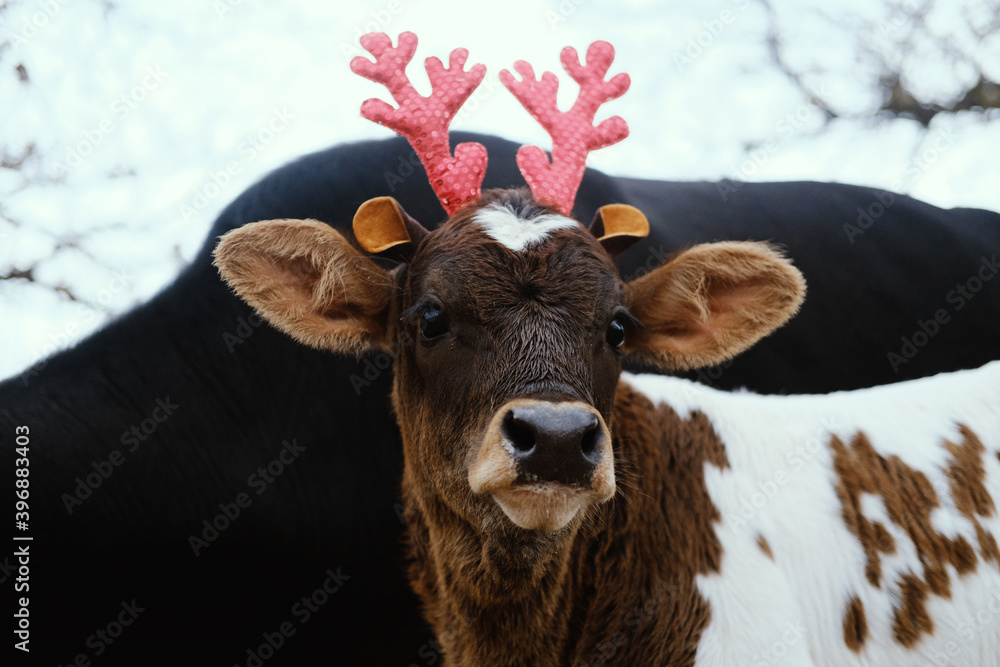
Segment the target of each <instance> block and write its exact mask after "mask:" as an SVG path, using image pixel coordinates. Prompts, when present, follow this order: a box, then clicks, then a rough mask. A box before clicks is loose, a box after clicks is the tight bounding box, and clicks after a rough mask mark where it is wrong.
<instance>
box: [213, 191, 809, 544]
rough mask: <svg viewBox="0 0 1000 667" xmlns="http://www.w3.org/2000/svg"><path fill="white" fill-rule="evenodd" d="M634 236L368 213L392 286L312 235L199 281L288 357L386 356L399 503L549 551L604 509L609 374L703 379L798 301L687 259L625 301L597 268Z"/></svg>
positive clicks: (703, 254) (258, 230)
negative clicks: (522, 537) (235, 306)
mask: <svg viewBox="0 0 1000 667" xmlns="http://www.w3.org/2000/svg"><path fill="white" fill-rule="evenodd" d="M646 228H647V225H646V222H645V218H644V217H643V216H642V214H641V213H639V212H638V211H637V210H635V209H633V208H631V207H627V206H621V205H615V206H611V207H605V208H603V209H601V211H599V212H598V215H597V218H596V219H595V221H594V223H593V224H592V225H591V228H590V229H589V230H588V229H585V228H584V227H583V226H581V225H580V224H579V223H577V222H575V221H573V220H571V219H569V218H567V217H564V216H562V215H560V214H558V213H557V212H556V211H555V210H553V209H549V208H546V207H544V206H541V205H539V204H537V203H536V202H535V201H534V200H532V198H531V196H530V194H528V193H527V191H526V190H498V191H488V192H486V193H484V195H483V197H482V198H481V200H480V202H479V203H478V204H476V205H474V206H471V207H469V208H466V209H464V210H462V211H460V212H459V213H457V214H456V215H455V216H453V217H452V218H451V219H450V220H448V221H447V222H446V223H444V224H443V225H441V226H440V227H439V228H438V229H437V230H436V231H434V232H427V231H426V230H424V229H423V227H421V226H420V225H419V224H418V223H416V222H415V221H414V220H412V219H411V218H409V216H407V215H406V213H405V212H403V211H402V209H401V208H400V207H399V206H398V204H397V203H395V202H394V201H392V200H390V199H388V198H382V199H378V200H373V201H372V202H368V203H367V204H365V205H364V206H362V208H361V209H360V210H359V212H358V215H357V217H356V218H355V233H356V235H357V236H358V238H359V240H360V241H361V243H362V244H363V245H364V246H365V247H366V248H368V249H369V250H372V251H375V252H381V253H384V252H393V253H396V254H397V255H398V256H400V257H403V258H404V260H405V261H404V263H402V264H400V265H398V266H397V267H396V268H395V269H394V270H392V271H391V272H389V271H386V270H384V269H382V268H380V267H379V266H378V265H377V264H376V263H374V262H373V261H371V260H370V259H368V258H367V257H365V256H364V255H363V254H362V253H360V252H359V251H357V250H356V249H355V248H354V247H353V246H352V245H351V244H350V242H349V241H348V240H347V239H345V238H343V237H342V236H341V235H340V234H338V233H337V232H336V231H334V230H332V229H330V228H329V227H327V226H325V225H323V224H322V223H318V222H315V221H290V220H279V221H267V222H260V223H255V224H252V225H247V226H245V227H242V228H240V229H238V230H234V231H232V232H230V233H228V234H226V235H225V236H224V237H223V239H222V241H221V242H220V244H219V246H218V248H217V250H216V264H217V265H218V266H219V268H220V271H221V272H222V275H223V276H224V277H225V279H226V280H227V281H228V282H229V284H230V285H231V286H232V287H233V288H234V289H235V290H236V292H237V293H238V294H240V296H242V297H243V298H244V299H245V300H246V301H248V302H249V303H250V304H251V305H252V306H253V307H254V308H255V309H257V311H258V312H259V313H260V314H261V315H262V316H263V317H264V318H266V319H267V320H268V321H269V322H270V323H271V324H273V325H274V326H276V327H277V328H279V329H282V330H284V331H286V332H287V333H289V334H290V335H292V336H293V337H295V338H297V339H298V340H300V341H301V342H303V343H305V344H307V345H311V346H314V347H320V348H325V349H330V350H334V351H337V352H349V353H355V354H360V353H364V352H366V351H369V350H372V349H375V348H381V349H384V350H388V351H390V352H392V353H393V354H394V355H395V366H394V370H395V384H394V392H393V403H394V406H395V409H396V414H397V419H398V422H399V426H400V429H401V431H402V435H403V441H404V443H405V452H404V455H405V461H406V473H405V478H406V480H405V481H406V486H407V488H408V490H409V493H410V494H412V495H415V496H416V498H415V500H416V502H417V503H418V504H421V505H422V506H423V505H426V504H428V503H434V505H435V507H436V508H437V509H438V510H439V511H444V512H449V513H451V514H454V515H457V516H458V517H459V518H460V519H462V520H464V521H465V522H467V523H468V524H469V525H471V526H473V527H478V528H476V532H477V533H486V532H489V531H486V530H480V529H481V528H485V527H497V528H501V529H502V532H504V533H506V534H509V533H510V531H512V530H517V529H516V528H514V526H516V527H518V528H519V529H524V530H528V531H542V532H543V533H550V532H553V531H559V530H562V529H567V528H568V529H572V527H573V526H576V525H579V523H580V522H581V521H582V518H583V517H584V516H585V515H586V513H587V510H588V508H589V507H591V506H592V505H594V504H595V503H599V502H601V501H604V500H607V499H609V498H611V497H612V496H613V495H614V491H615V473H614V455H613V451H612V444H611V443H612V438H611V433H610V429H611V427H612V426H613V425H612V424H611V423H610V422H611V410H612V405H613V402H614V396H615V390H616V387H617V383H618V377H619V374H620V372H621V366H622V357H623V355H625V354H629V355H634V356H635V357H637V358H640V359H642V360H645V361H646V362H647V363H650V364H652V365H655V366H657V367H659V368H662V369H665V370H674V369H687V368H694V367H698V366H703V365H708V364H713V363H718V362H720V361H723V360H724V359H727V358H729V357H731V356H732V355H734V354H736V353H738V352H740V351H742V350H743V349H745V348H746V347H748V346H749V345H751V344H752V343H754V342H755V341H756V340H758V339H759V338H760V337H762V336H764V335H766V334H767V333H769V332H770V331H772V330H773V329H774V328H776V327H778V326H780V325H781V324H782V323H784V322H785V321H786V320H787V319H788V318H789V317H790V316H791V315H792V314H793V313H794V312H795V311H796V310H797V308H798V306H799V304H800V303H801V301H802V297H803V293H804V283H803V280H802V277H801V275H800V274H799V273H798V271H797V270H795V269H794V267H792V266H791V265H790V263H789V262H788V261H787V260H785V259H784V258H783V257H782V256H781V255H780V254H779V253H777V252H776V251H775V250H774V249H773V248H771V247H769V246H767V245H764V244H759V243H716V244H708V245H702V246H696V247H694V248H691V249H689V250H687V251H684V252H682V253H680V254H679V255H677V256H676V257H674V258H673V259H672V260H670V261H669V262H667V263H666V264H665V265H663V266H661V267H660V268H658V269H657V270H655V271H653V272H651V273H649V274H647V275H645V276H643V277H642V278H639V279H638V280H635V281H633V282H631V283H628V284H624V283H623V282H622V281H621V279H620V278H619V276H618V273H617V271H616V269H615V266H614V263H613V261H612V256H611V254H610V253H611V252H617V251H619V250H621V249H622V248H624V247H625V246H626V245H627V244H628V242H629V241H630V240H632V239H634V238H637V237H639V236H641V235H643V234H644V233H645V229H646ZM425 509H426V508H425Z"/></svg>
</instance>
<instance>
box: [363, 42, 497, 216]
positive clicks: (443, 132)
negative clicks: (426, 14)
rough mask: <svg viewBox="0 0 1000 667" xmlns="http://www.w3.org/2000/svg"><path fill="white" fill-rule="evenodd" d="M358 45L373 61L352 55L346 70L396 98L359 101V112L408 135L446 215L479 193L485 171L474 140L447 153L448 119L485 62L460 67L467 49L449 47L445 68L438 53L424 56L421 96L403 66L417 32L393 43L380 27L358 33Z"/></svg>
mask: <svg viewBox="0 0 1000 667" xmlns="http://www.w3.org/2000/svg"><path fill="white" fill-rule="evenodd" d="M361 46H363V47H364V48H365V50H367V51H368V52H369V53H371V54H372V55H373V56H375V62H372V61H370V60H368V59H367V58H363V57H361V56H358V57H357V58H355V59H354V60H352V61H351V70H352V71H353V72H354V73H355V74H360V75H361V76H363V77H365V78H366V79H370V80H372V81H374V82H376V83H381V84H383V85H384V86H385V87H386V88H388V89H389V92H390V93H391V94H392V97H393V99H395V100H396V102H397V103H398V104H399V108H398V109H394V108H393V107H391V106H390V105H388V104H386V103H385V102H383V101H382V100H379V99H370V100H366V101H365V103H364V104H362V105H361V115H362V116H364V117H365V118H367V119H368V120H372V121H375V122H376V123H379V124H380V125H385V126H386V127H388V128H390V129H393V130H395V131H396V132H397V133H399V134H400V135H402V136H404V137H406V139H408V140H409V142H410V145H412V146H413V150H414V151H416V153H417V156H418V157H419V158H420V161H421V162H422V163H423V165H424V169H426V170H427V176H428V178H429V180H430V182H431V187H432V188H434V192H435V194H437V197H438V199H439V200H440V201H441V205H442V206H444V208H445V210H446V211H447V212H448V215H453V214H454V213H455V212H457V211H459V210H461V209H463V208H465V206H467V205H468V204H470V203H472V202H474V201H476V200H477V199H479V193H480V189H481V187H482V183H483V176H484V175H485V174H486V149H485V148H483V146H482V145H481V144H477V143H466V144H459V145H458V146H456V147H455V157H452V156H451V149H450V148H449V146H448V125H449V124H450V123H451V120H452V118H454V117H455V113H456V112H457V111H458V109H459V108H460V107H461V106H462V104H464V103H465V101H466V100H467V99H469V96H470V95H472V91H474V90H475V89H476V87H477V86H478V85H479V84H480V83H481V82H482V80H483V77H484V76H485V75H486V67H485V66H484V65H474V66H473V67H472V68H471V69H470V70H469V71H468V72H466V71H464V68H465V60H466V58H468V57H469V52H468V51H467V50H466V49H455V50H454V51H452V52H451V56H450V58H449V62H448V68H447V69H445V67H444V65H443V64H442V63H441V61H440V60H439V59H437V58H428V59H427V60H426V61H425V63H424V68H425V69H426V70H427V77H428V78H429V79H430V81H431V96H430V97H424V96H423V95H421V94H420V93H418V92H417V91H416V89H414V87H413V85H412V84H411V83H410V81H409V79H408V78H407V77H406V72H405V70H406V65H407V64H408V63H409V62H410V60H411V59H412V58H413V53H414V52H415V51H416V49H417V36H416V35H414V34H413V33H412V32H404V33H402V34H400V36H399V42H398V46H396V47H393V46H392V40H390V39H389V37H388V35H386V34H385V33H381V32H379V33H369V34H367V35H362V37H361Z"/></svg>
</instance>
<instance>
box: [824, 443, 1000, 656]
mask: <svg viewBox="0 0 1000 667" xmlns="http://www.w3.org/2000/svg"><path fill="white" fill-rule="evenodd" d="M960 431H961V432H962V434H963V437H964V439H963V443H962V445H956V444H954V443H947V444H946V447H947V448H948V451H949V452H951V454H952V457H953V459H952V464H951V466H950V467H949V469H948V475H949V478H950V480H951V492H952V496H953V498H954V499H955V503H956V505H958V507H959V510H960V511H961V512H962V513H963V514H965V516H966V517H968V518H969V519H970V520H972V521H973V522H974V524H975V525H976V527H977V534H978V535H979V536H980V540H979V541H980V545H979V546H980V550H981V553H982V554H983V556H984V558H986V557H988V556H987V554H995V548H996V542H995V540H992V539H986V538H989V537H990V536H988V535H987V534H986V532H985V531H984V530H982V528H981V526H980V524H979V522H978V520H977V518H976V517H977V516H978V515H982V516H990V515H991V513H992V512H993V511H994V508H993V504H992V501H991V500H990V499H989V496H988V495H987V494H986V489H985V487H984V486H983V479H984V473H983V469H982V457H983V456H984V455H985V449H984V448H983V446H982V443H981V442H980V441H979V439H978V438H976V436H975V434H974V433H972V432H971V431H970V430H969V429H968V428H966V427H964V426H961V427H960ZM830 449H831V450H832V452H833V463H834V471H835V472H836V474H837V477H838V484H837V495H838V497H839V498H840V502H841V508H842V513H843V517H844V521H845V522H846V524H847V526H848V528H849V529H850V530H851V532H853V533H854V534H855V535H856V536H857V538H858V540H859V541H860V543H861V545H862V548H863V549H864V551H865V556H866V560H867V562H866V566H865V574H866V576H867V578H868V581H869V582H870V583H871V584H872V585H873V586H881V585H882V567H881V558H882V554H891V553H894V552H895V550H896V545H895V542H894V540H893V539H892V538H891V536H890V535H889V533H888V531H887V530H886V528H885V526H882V525H881V524H880V523H878V522H876V521H871V520H869V519H868V518H867V517H865V516H864V514H863V513H862V511H861V496H862V494H865V493H870V494H876V495H879V496H880V497H881V498H882V500H883V502H884V503H885V508H886V512H887V513H888V515H889V519H890V520H891V521H892V522H893V523H894V524H896V526H898V527H899V528H901V529H902V530H903V531H904V533H905V534H906V535H908V536H909V538H910V539H911V540H912V541H913V546H914V548H915V549H916V552H917V553H918V554H919V555H920V559H921V562H922V563H923V572H918V573H914V574H906V575H903V576H902V577H901V580H900V581H898V582H897V583H898V584H899V586H900V589H901V600H900V603H899V605H898V606H897V607H896V608H895V609H894V616H893V631H894V634H895V637H896V641H898V642H899V643H901V644H903V645H904V646H907V647H912V646H914V645H915V644H916V643H917V642H918V641H919V640H920V637H921V636H922V635H923V634H924V633H932V632H934V624H933V622H932V621H931V618H930V616H929V615H928V613H927V608H926V603H927V598H928V596H929V595H936V596H938V597H943V598H948V597H950V596H951V584H950V579H949V575H948V569H947V568H948V566H949V565H950V566H952V567H954V568H955V570H956V571H957V572H958V574H959V575H963V574H968V573H970V572H973V571H974V570H975V569H976V567H977V557H976V553H975V550H974V548H973V546H972V545H970V544H969V542H968V541H967V540H966V539H965V538H964V537H961V536H959V537H956V538H951V537H947V536H945V535H942V534H940V533H939V532H938V531H937V530H936V529H935V528H934V526H933V524H932V523H931V513H932V512H933V511H934V509H935V508H937V507H939V506H940V501H939V500H938V496H937V493H936V492H935V490H934V487H933V486H932V485H931V483H930V481H929V480H928V479H927V477H926V475H924V474H923V473H921V472H919V471H916V470H913V469H912V468H910V467H909V466H908V465H907V464H906V463H905V462H903V461H902V459H900V458H899V457H898V456H890V457H888V458H886V457H883V456H881V455H880V454H879V453H878V452H876V451H875V449H874V448H873V447H872V446H871V443H870V442H869V441H868V438H867V437H866V436H865V434H864V433H859V434H857V435H856V436H855V437H854V438H853V439H852V440H851V444H850V446H847V445H845V444H844V443H843V442H841V441H840V439H838V438H837V437H834V438H833V439H832V441H831V442H830ZM993 560H994V565H997V564H998V563H997V561H996V558H995V557H994V559H993Z"/></svg>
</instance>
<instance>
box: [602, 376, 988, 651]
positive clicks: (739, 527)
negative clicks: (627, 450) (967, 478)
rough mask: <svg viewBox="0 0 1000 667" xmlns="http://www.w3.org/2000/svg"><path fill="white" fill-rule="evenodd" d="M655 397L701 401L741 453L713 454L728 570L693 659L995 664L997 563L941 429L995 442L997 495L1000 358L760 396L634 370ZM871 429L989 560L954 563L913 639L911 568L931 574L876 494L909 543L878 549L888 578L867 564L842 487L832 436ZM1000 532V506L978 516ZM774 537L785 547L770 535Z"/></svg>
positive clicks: (868, 498)
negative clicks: (861, 625)
mask: <svg viewBox="0 0 1000 667" xmlns="http://www.w3.org/2000/svg"><path fill="white" fill-rule="evenodd" d="M622 377H623V380H624V381H625V382H627V383H628V384H629V385H631V386H632V387H633V388H635V389H636V390H638V391H640V392H642V393H643V394H645V395H646V396H648V397H649V398H650V399H652V400H653V402H654V403H660V404H666V405H670V406H671V407H673V409H674V410H675V411H676V412H678V414H680V415H681V417H686V416H687V415H688V414H690V413H691V412H693V411H700V412H702V413H704V414H705V415H706V416H707V417H708V418H709V420H710V421H711V423H712V426H713V428H714V429H715V431H716V432H717V433H718V435H719V437H720V438H721V439H722V442H723V443H724V444H725V448H726V456H727V458H728V460H729V463H730V467H729V468H725V469H721V470H720V469H719V468H717V467H715V466H713V465H711V464H706V465H705V480H706V485H707V488H708V492H709V495H710V496H711V497H712V502H713V504H714V505H715V506H716V507H717V508H718V510H719V513H720V514H721V520H720V521H719V522H718V523H717V524H716V526H715V528H716V534H717V536H718V538H719V541H720V542H721V544H722V548H723V560H722V568H721V571H720V572H718V573H714V574H710V575H705V576H699V577H698V579H697V585H698V589H699V590H700V591H701V594H702V595H703V596H704V597H705V599H706V600H707V601H708V603H709V605H710V606H711V610H712V617H711V622H710V623H709V626H708V627H707V628H706V629H705V632H704V634H703V635H702V639H701V642H700V645H699V647H698V653H697V657H696V661H695V664H696V665H698V666H699V667H702V666H708V665H712V666H713V667H714V666H715V665H788V666H789V667H791V666H794V667H802V666H805V665H822V666H823V667H847V666H851V667H872V666H877V667H904V666H911V665H924V664H926V665H948V666H949V667H959V666H962V667H966V666H971V665H976V666H982V665H990V666H996V665H998V664H1000V663H998V662H997V660H998V658H997V656H1000V568H998V564H997V563H996V562H994V561H992V560H989V561H983V560H982V555H981V554H980V553H979V548H978V540H976V539H975V531H974V529H973V528H972V526H971V523H970V521H969V520H968V519H967V518H966V517H964V516H963V515H962V514H961V513H960V512H958V510H957V508H956V507H955V502H954V499H953V497H952V493H951V490H950V488H951V487H950V480H949V478H948V475H947V467H948V463H949V460H950V458H951V457H950V455H949V453H948V452H947V450H946V449H945V448H944V447H943V444H944V441H945V440H946V439H947V440H950V441H951V442H956V443H957V442H962V436H961V434H960V433H959V432H958V430H957V426H956V425H957V424H965V425H967V426H968V427H970V428H971V429H972V430H973V431H974V432H975V433H976V434H977V435H978V436H979V438H980V439H981V441H982V443H983V445H984V446H985V448H986V453H985V454H984V456H983V458H982V465H983V469H984V473H985V480H984V482H985V485H986V489H987V492H988V493H989V494H990V495H991V496H992V498H993V499H994V502H995V503H997V504H998V505H1000V460H998V457H997V452H998V451H1000V362H993V363H991V364H987V365H986V366H984V367H983V368H980V369H978V370H971V371H960V372H957V373H948V374H943V375H938V376H935V377H933V378H924V379H921V380H914V381H911V382H904V383H900V384H896V385H888V386H884V387H875V388H872V389H864V390H860V391H855V392H840V393H835V394H828V395H824V396H759V395H756V394H750V393H735V394H734V393H727V392H720V391H716V390H713V389H709V388H707V387H704V386H702V385H697V384H694V383H691V382H688V381H686V380H681V379H678V378H669V377H662V376H654V375H630V374H627V373H626V374H623V376H622ZM859 431H860V432H864V433H865V434H866V436H867V437H868V440H869V441H870V443H871V446H872V447H873V448H874V449H875V450H876V451H877V452H878V453H879V454H881V455H882V456H884V457H889V456H891V455H896V456H899V457H900V458H901V459H902V460H903V461H904V462H905V463H906V464H907V465H908V466H910V467H911V468H912V469H914V470H917V471H920V472H922V473H923V474H924V475H926V476H927V479H928V481H929V482H930V483H931V484H932V485H933V486H934V488H935V490H936V491H937V495H938V497H939V501H940V503H941V507H940V508H938V509H937V510H936V511H935V513H934V515H933V516H932V522H933V525H934V527H935V528H937V529H938V530H940V531H941V533H942V534H944V535H962V536H965V537H966V539H967V540H968V541H969V543H970V544H973V545H975V548H976V552H977V556H979V559H980V560H979V562H978V563H977V567H976V570H975V571H973V572H968V573H966V574H963V575H959V574H958V573H957V572H956V571H955V569H954V567H952V566H950V565H949V566H948V568H947V569H948V574H949V579H950V584H951V586H950V589H951V596H950V597H938V596H936V595H934V594H933V593H931V594H929V595H928V597H927V600H926V609H927V613H928V615H929V616H930V617H931V619H932V622H933V624H934V632H933V633H927V634H923V635H921V637H920V639H919V641H918V642H917V643H916V645H915V646H913V647H912V648H906V647H904V646H902V645H901V644H900V643H898V642H897V641H896V640H895V638H894V630H893V613H894V610H895V608H896V607H898V605H899V600H900V584H899V581H900V577H902V576H903V575H904V574H913V575H916V576H918V577H922V576H923V574H924V566H923V564H922V562H921V560H920V558H919V556H918V555H917V552H916V550H915V547H914V544H913V541H912V539H911V538H910V536H909V535H908V534H907V533H906V532H905V531H904V530H902V529H901V528H900V527H899V526H897V525H896V524H894V523H893V522H892V520H890V519H889V517H888V512H887V509H886V507H885V504H884V502H883V499H882V498H881V497H880V496H875V495H870V494H865V495H864V496H862V498H861V511H862V513H863V514H864V515H865V516H866V517H868V518H869V519H870V520H874V521H878V522H879V523H881V524H882V525H883V526H884V527H885V528H886V529H887V530H888V531H889V533H890V534H891V535H892V537H893V538H894V541H895V545H896V549H895V551H894V552H893V553H884V554H882V556H881V566H882V579H881V582H880V585H878V586H873V585H872V584H871V583H870V582H869V581H868V580H867V579H866V577H865V564H866V557H865V554H864V552H863V550H862V547H861V544H860V543H859V541H858V539H857V538H856V537H855V536H854V535H853V534H852V533H851V532H850V530H849V529H848V527H847V526H846V525H845V522H844V519H843V516H842V508H841V503H840V500H839V499H838V497H837V493H836V485H837V483H838V478H837V476H836V474H835V473H834V471H833V469H832V468H833V461H832V454H831V451H830V449H829V442H830V439H831V437H832V436H837V437H838V438H839V439H840V440H841V442H843V443H845V444H848V443H850V442H851V439H852V438H853V437H854V435H855V434H857V433H858V432H859ZM978 521H979V522H980V524H981V525H982V527H983V529H985V530H986V531H987V532H988V533H990V534H992V535H994V536H996V537H1000V513H998V512H996V511H994V512H993V513H992V514H991V515H990V516H988V517H983V516H979V517H978ZM758 535H759V536H762V537H763V538H764V539H766V540H767V543H768V545H769V546H770V549H771V551H772V552H773V554H774V559H773V560H772V559H770V558H768V557H767V556H765V555H764V554H763V553H762V551H761V550H760V548H759V547H758V546H757V537H758ZM852 597H857V598H858V599H859V600H860V601H861V602H862V604H863V605H864V610H865V615H866V618H867V625H868V637H867V640H866V641H865V643H864V645H863V646H862V648H861V651H860V652H859V653H855V652H854V651H852V650H851V649H849V648H848V647H847V646H846V644H845V640H844V629H843V619H844V612H845V609H846V607H847V604H848V601H849V600H850V599H851V598H852Z"/></svg>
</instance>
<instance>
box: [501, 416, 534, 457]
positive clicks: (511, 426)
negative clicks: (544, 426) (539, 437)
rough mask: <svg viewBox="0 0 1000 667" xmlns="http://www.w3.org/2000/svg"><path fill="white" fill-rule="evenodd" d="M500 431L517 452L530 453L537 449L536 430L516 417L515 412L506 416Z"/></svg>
mask: <svg viewBox="0 0 1000 667" xmlns="http://www.w3.org/2000/svg"><path fill="white" fill-rule="evenodd" d="M500 430H501V432H502V433H503V436H504V437H505V438H507V440H509V441H510V443H511V444H512V445H513V446H514V449H516V450H517V451H519V452H530V451H531V450H532V449H534V448H535V429H533V428H532V427H531V425H530V424H527V423H525V422H523V421H521V420H520V419H518V418H517V417H515V416H514V411H513V410H511V411H509V412H508V413H507V414H506V415H505V416H504V418H503V424H502V426H501V427H500Z"/></svg>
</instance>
